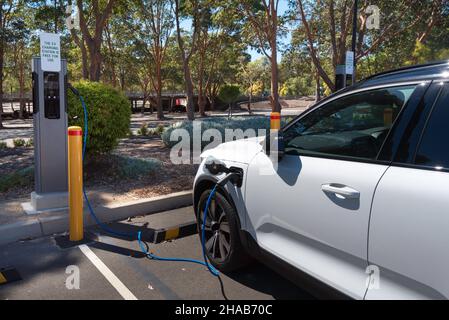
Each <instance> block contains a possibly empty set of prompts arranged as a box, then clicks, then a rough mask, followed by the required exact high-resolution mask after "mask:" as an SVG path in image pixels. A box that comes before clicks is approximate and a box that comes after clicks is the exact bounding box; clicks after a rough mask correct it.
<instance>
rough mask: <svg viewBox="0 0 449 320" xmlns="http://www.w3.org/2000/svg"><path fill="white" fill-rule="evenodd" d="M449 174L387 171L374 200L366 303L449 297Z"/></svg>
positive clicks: (417, 170)
mask: <svg viewBox="0 0 449 320" xmlns="http://www.w3.org/2000/svg"><path fill="white" fill-rule="evenodd" d="M448 245H449V173H447V172H437V171H429V170H422V169H412V168H401V167H390V168H389V169H388V170H387V172H386V173H385V175H384V177H383V178H382V180H381V181H380V183H379V185H378V187H377V191H376V194H375V196H374V201H373V209H372V214H371V222H370V233H369V251H368V252H369V256H368V258H369V262H370V263H372V264H374V265H377V266H379V268H380V285H379V289H372V290H369V291H368V293H367V296H366V298H367V299H379V298H380V299H385V298H386V299H423V298H430V299H441V298H446V299H447V298H449V277H448V276H447V273H448V270H449V249H448V248H449V247H448Z"/></svg>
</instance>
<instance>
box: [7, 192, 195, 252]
mask: <svg viewBox="0 0 449 320" xmlns="http://www.w3.org/2000/svg"><path fill="white" fill-rule="evenodd" d="M191 204H192V191H182V192H176V193H172V194H169V195H164V196H158V197H154V198H148V199H140V200H136V201H129V202H125V203H123V202H120V203H112V204H108V205H99V206H94V211H95V213H96V215H97V217H98V219H99V220H100V221H102V222H112V221H118V220H123V219H126V218H128V217H134V216H142V215H148V214H152V213H157V212H161V211H167V210H173V209H177V208H181V207H186V206H189V205H191ZM95 223H96V222H95V220H94V219H93V218H92V217H91V215H90V213H89V211H88V209H87V206H86V205H85V206H84V225H85V226H86V227H87V226H92V225H94V224H95ZM68 228H69V215H68V210H60V211H57V212H52V213H51V214H40V215H36V216H35V217H33V218H30V219H28V220H26V221H21V222H15V223H10V224H6V225H0V245H2V244H7V243H11V242H14V241H17V240H24V239H30V238H38V237H41V236H48V235H52V234H56V233H62V232H66V231H68Z"/></svg>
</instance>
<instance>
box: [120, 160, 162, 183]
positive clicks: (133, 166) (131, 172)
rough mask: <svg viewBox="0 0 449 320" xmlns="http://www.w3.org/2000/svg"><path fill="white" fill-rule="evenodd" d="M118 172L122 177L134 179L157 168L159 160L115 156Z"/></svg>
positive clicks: (159, 163)
mask: <svg viewBox="0 0 449 320" xmlns="http://www.w3.org/2000/svg"><path fill="white" fill-rule="evenodd" d="M117 160H118V164H119V174H120V175H121V176H123V177H124V178H131V179H135V178H138V177H140V176H142V175H145V174H148V173H150V172H152V171H155V170H156V169H158V168H159V167H160V165H161V162H160V161H159V160H157V159H152V158H150V159H139V158H131V157H123V156H117Z"/></svg>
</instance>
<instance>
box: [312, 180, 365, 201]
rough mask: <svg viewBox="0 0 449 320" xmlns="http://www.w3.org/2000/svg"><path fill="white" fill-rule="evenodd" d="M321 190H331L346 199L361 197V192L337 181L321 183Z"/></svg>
mask: <svg viewBox="0 0 449 320" xmlns="http://www.w3.org/2000/svg"><path fill="white" fill-rule="evenodd" d="M321 190H323V191H324V192H330V193H334V194H336V195H340V196H342V197H344V198H346V199H356V198H359V197H360V192H358V191H357V190H354V189H352V188H350V187H348V186H345V185H342V184H337V183H328V184H323V185H321Z"/></svg>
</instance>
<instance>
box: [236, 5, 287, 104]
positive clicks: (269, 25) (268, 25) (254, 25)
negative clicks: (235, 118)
mask: <svg viewBox="0 0 449 320" xmlns="http://www.w3.org/2000/svg"><path fill="white" fill-rule="evenodd" d="M238 3H239V6H240V8H241V12H243V13H244V19H245V20H246V23H247V28H246V31H247V32H246V34H247V35H249V36H250V37H252V38H253V39H255V43H256V46H257V47H258V49H259V50H260V51H261V52H262V53H263V54H264V55H265V56H266V57H267V58H268V59H269V60H270V63H271V101H272V106H271V107H272V110H273V111H276V112H280V110H281V105H280V103H279V69H278V63H277V59H278V34H279V29H280V28H279V26H280V24H281V22H282V19H280V18H279V16H278V7H279V0H239V1H238Z"/></svg>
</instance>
